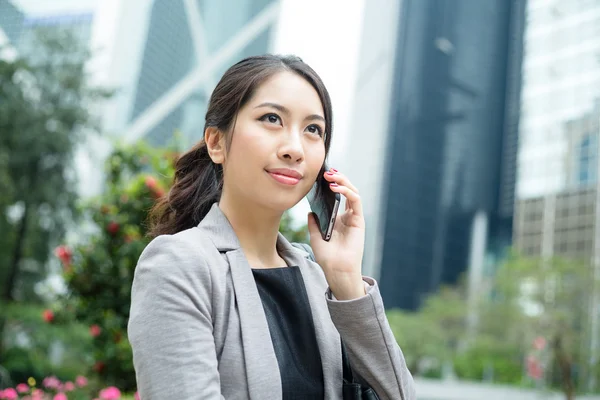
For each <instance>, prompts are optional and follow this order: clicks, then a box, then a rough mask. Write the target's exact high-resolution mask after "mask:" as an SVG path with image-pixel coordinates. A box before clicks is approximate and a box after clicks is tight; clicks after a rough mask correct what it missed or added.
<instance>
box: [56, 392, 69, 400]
mask: <svg viewBox="0 0 600 400" xmlns="http://www.w3.org/2000/svg"><path fill="white" fill-rule="evenodd" d="M52 400H69V399H68V398H67V395H66V394H64V393H58V394H57V395H56V396H54V397H53V398H52Z"/></svg>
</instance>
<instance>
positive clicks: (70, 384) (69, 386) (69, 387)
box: [65, 381, 75, 392]
mask: <svg viewBox="0 0 600 400" xmlns="http://www.w3.org/2000/svg"><path fill="white" fill-rule="evenodd" d="M73 390H75V384H74V383H73V382H71V381H69V382H67V383H65V392H72V391H73Z"/></svg>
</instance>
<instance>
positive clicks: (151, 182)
mask: <svg viewBox="0 0 600 400" xmlns="http://www.w3.org/2000/svg"><path fill="white" fill-rule="evenodd" d="M144 183H145V184H146V187H147V188H148V189H150V190H154V189H156V186H157V182H156V179H155V178H154V177H153V176H147V177H146V180H145V181H144Z"/></svg>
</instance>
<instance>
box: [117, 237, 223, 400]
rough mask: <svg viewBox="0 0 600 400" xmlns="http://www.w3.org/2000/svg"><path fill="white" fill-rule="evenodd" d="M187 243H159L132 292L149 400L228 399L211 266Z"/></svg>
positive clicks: (141, 378)
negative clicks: (214, 322) (218, 345)
mask: <svg viewBox="0 0 600 400" xmlns="http://www.w3.org/2000/svg"><path fill="white" fill-rule="evenodd" d="M197 248H198V246H193V244H192V243H189V242H188V241H186V240H185V239H181V238H178V237H177V236H176V235H173V236H171V235H164V236H159V237H157V238H155V239H154V240H153V241H152V242H151V243H150V244H149V245H148V246H147V247H146V249H144V252H143V253H142V255H141V257H140V259H139V261H138V265H137V267H136V270H135V274H134V279H133V286H132V290H131V310H130V318H129V322H128V337H129V341H130V343H131V347H132V350H133V363H134V367H135V373H136V379H137V385H138V391H139V393H140V397H141V398H142V399H144V400H163V399H171V398H174V397H176V398H178V399H183V400H186V399H198V398H203V399H223V397H222V396H221V386H220V381H219V373H218V369H217V356H216V350H215V344H214V339H213V333H212V332H213V328H212V318H211V292H210V288H211V284H210V274H209V272H208V267H207V265H206V261H205V260H204V258H203V257H202V254H201V253H200V251H199V250H197Z"/></svg>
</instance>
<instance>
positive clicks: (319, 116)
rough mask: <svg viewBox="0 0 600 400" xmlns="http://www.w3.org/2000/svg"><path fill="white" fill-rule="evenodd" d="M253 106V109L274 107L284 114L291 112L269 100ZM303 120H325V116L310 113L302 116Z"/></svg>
mask: <svg viewBox="0 0 600 400" xmlns="http://www.w3.org/2000/svg"><path fill="white" fill-rule="evenodd" d="M254 108H255V109H256V108H274V109H276V110H278V111H280V112H282V113H283V114H286V115H290V114H291V112H290V110H289V109H288V108H286V107H284V106H282V105H281V104H277V103H271V102H266V103H261V104H259V105H257V106H256V107H254ZM304 120H305V121H315V120H318V121H323V122H325V118H323V117H322V116H321V115H319V114H311V115H309V116H307V117H306V118H304Z"/></svg>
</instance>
